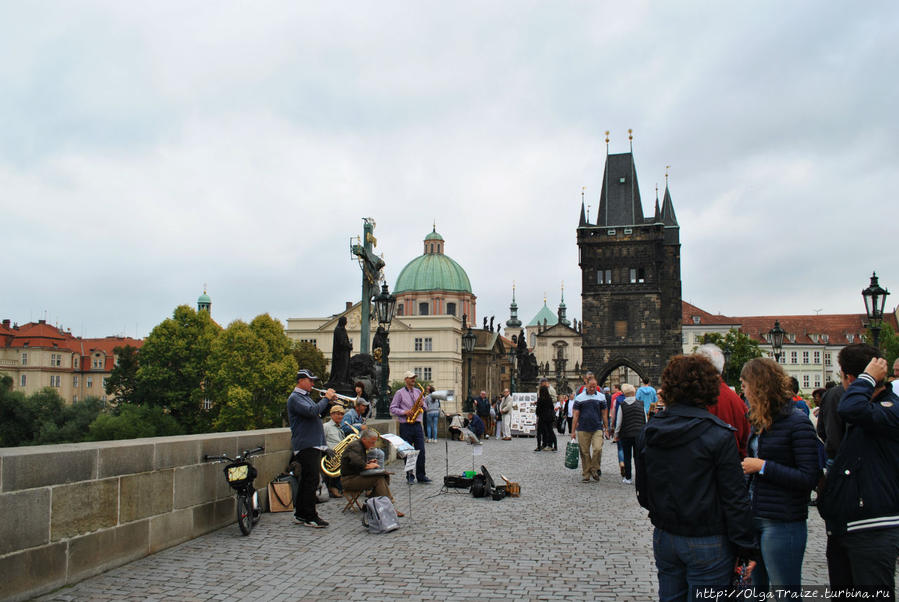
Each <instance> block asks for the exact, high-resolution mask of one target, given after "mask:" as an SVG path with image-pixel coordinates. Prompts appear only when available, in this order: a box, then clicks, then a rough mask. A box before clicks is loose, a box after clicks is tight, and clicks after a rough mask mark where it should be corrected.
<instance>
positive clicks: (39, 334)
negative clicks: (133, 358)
mask: <svg viewBox="0 0 899 602" xmlns="http://www.w3.org/2000/svg"><path fill="white" fill-rule="evenodd" d="M0 345H3V346H4V347H21V348H23V349H24V348H43V349H66V350H68V351H71V352H72V353H76V354H78V355H79V356H82V357H85V356H89V355H90V354H91V353H92V352H94V351H100V352H102V353H103V354H104V355H105V356H106V361H105V363H106V368H107V370H111V369H112V365H113V362H114V361H115V358H114V351H113V350H114V349H115V348H116V347H121V346H125V345H131V346H132V347H136V348H138V349H140V347H141V345H143V341H142V340H141V339H133V338H131V337H103V338H101V339H82V338H81V337H75V336H72V333H71V332H68V331H63V330H62V329H60V328H57V327H55V326H51V325H50V324H47V323H46V322H44V321H43V320H40V321H38V322H29V323H27V324H23V325H22V326H19V327H17V328H8V327H6V326H3V325H2V324H0ZM82 363H83V365H85V366H86V365H89V364H87V362H82Z"/></svg>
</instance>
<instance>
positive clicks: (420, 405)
mask: <svg viewBox="0 0 899 602" xmlns="http://www.w3.org/2000/svg"><path fill="white" fill-rule="evenodd" d="M415 386H416V387H418V389H419V390H420V391H421V393H419V394H418V399H416V400H415V403H414V404H413V405H412V409H411V410H409V413H408V414H406V422H408V423H409V424H412V423H413V422H415V421H416V420H418V417H419V416H421V413H422V412H424V411H425V404H424V398H425V390H424V388H423V387H422V386H421V385H419V384H416V385H415Z"/></svg>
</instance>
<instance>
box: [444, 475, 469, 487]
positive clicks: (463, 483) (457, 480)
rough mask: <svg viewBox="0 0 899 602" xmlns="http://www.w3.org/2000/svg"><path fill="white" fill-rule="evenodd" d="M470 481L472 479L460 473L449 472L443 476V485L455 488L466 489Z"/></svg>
mask: <svg viewBox="0 0 899 602" xmlns="http://www.w3.org/2000/svg"><path fill="white" fill-rule="evenodd" d="M471 481H472V479H469V478H467V477H463V476H462V475H455V474H451V475H447V476H445V477H443V486H444V487H453V488H456V489H468V488H469V487H471Z"/></svg>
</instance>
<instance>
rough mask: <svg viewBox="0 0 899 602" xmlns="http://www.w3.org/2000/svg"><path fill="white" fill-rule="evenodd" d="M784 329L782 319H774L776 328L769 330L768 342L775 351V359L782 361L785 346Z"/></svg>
mask: <svg viewBox="0 0 899 602" xmlns="http://www.w3.org/2000/svg"><path fill="white" fill-rule="evenodd" d="M784 334H785V333H784V329H783V328H781V327H780V320H774V328H772V329H771V330H769V331H768V342H769V343H771V350H772V351H773V352H774V361H775V362H777V363H780V356H781V350H782V349H783V346H784Z"/></svg>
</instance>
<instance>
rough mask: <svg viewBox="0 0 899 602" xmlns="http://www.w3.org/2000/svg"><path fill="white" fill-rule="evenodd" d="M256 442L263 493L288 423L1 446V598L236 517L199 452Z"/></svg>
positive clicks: (218, 476)
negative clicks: (221, 430) (234, 429)
mask: <svg viewBox="0 0 899 602" xmlns="http://www.w3.org/2000/svg"><path fill="white" fill-rule="evenodd" d="M380 422H381V421H375V423H374V424H376V428H378V429H379V430H380V431H381V432H390V431H394V430H395V429H394V428H393V422H392V421H390V422H388V421H384V423H383V424H378V423H380ZM258 445H264V446H265V453H264V454H263V455H260V456H255V457H254V459H253V464H254V466H256V468H257V469H258V471H259V476H258V477H257V479H256V486H257V487H259V488H260V489H261V491H260V493H261V494H263V495H264V489H265V485H266V484H267V483H268V482H269V481H270V480H271V479H272V478H274V477H275V476H276V475H277V474H278V473H280V472H281V471H282V470H284V468H285V466H286V465H287V462H288V459H289V457H290V455H291V451H290V429H286V428H279V429H266V430H258V431H241V432H231V433H208V434H202V435H185V436H178V437H157V438H147V439H130V440H125V441H104V442H97V443H74V444H63V445H42V446H33V447H15V448H0V516H2V517H4V519H3V520H0V583H2V584H3V585H2V587H0V599H3V600H24V599H28V598H31V597H34V596H37V595H40V594H42V593H46V592H49V591H52V590H54V589H56V588H58V587H61V586H64V585H66V584H70V583H76V582H78V581H81V580H82V579H85V578H87V577H90V576H92V575H96V574H98V573H101V572H103V571H105V570H108V569H110V568H113V567H116V566H120V565H122V564H125V563H127V562H130V561H132V560H136V559H138V558H141V557H143V556H146V555H148V554H152V553H154V552H157V551H159V550H163V549H165V548H168V547H170V546H173V545H176V544H179V543H181V542H184V541H187V540H189V539H193V538H194V537H198V536H200V535H203V534H205V533H208V532H210V531H213V530H215V529H218V528H220V527H222V526H225V525H227V524H229V523H232V522H234V520H235V506H234V504H235V498H234V495H233V492H232V491H231V490H230V488H229V487H228V485H227V483H225V479H224V477H223V476H222V465H221V464H214V463H210V462H204V461H203V456H204V455H206V454H209V455H219V454H221V453H222V452H225V453H227V454H228V455H230V456H232V457H233V455H234V454H237V453H238V452H239V451H242V450H245V449H252V448H254V447H256V446H258ZM263 501H264V500H263Z"/></svg>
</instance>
